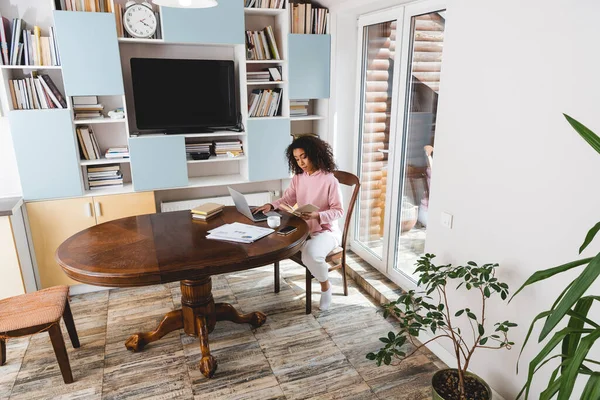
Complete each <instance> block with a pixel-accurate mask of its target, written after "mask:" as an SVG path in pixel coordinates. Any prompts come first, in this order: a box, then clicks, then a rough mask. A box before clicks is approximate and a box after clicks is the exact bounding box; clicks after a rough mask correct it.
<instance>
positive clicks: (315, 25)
mask: <svg viewBox="0 0 600 400" xmlns="http://www.w3.org/2000/svg"><path fill="white" fill-rule="evenodd" d="M290 21H291V24H292V33H311V34H324V33H328V32H329V10H328V9H326V8H318V7H313V6H312V4H311V3H310V0H308V1H307V0H302V3H300V2H295V3H292V2H291V1H290Z"/></svg>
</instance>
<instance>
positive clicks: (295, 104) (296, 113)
mask: <svg viewBox="0 0 600 400" xmlns="http://www.w3.org/2000/svg"><path fill="white" fill-rule="evenodd" d="M308 104H309V101H308V100H290V117H303V116H307V115H308Z"/></svg>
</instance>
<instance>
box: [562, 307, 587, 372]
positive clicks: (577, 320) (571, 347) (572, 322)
mask: <svg viewBox="0 0 600 400" xmlns="http://www.w3.org/2000/svg"><path fill="white" fill-rule="evenodd" d="M593 303H594V299H592V298H589V297H583V298H581V299H579V301H578V302H577V304H576V305H575V309H574V310H573V312H575V313H576V314H577V315H578V316H577V317H576V316H572V317H571V318H569V325H568V326H569V327H570V328H573V329H581V328H583V325H584V324H585V318H586V317H587V314H588V311H589V310H590V308H591V307H592V304H593ZM579 339H581V333H573V334H571V335H569V336H567V337H566V338H565V339H564V340H563V344H562V354H563V361H564V360H565V359H566V358H570V357H573V354H575V350H576V349H577V346H578V345H579ZM562 372H565V368H563V370H562Z"/></svg>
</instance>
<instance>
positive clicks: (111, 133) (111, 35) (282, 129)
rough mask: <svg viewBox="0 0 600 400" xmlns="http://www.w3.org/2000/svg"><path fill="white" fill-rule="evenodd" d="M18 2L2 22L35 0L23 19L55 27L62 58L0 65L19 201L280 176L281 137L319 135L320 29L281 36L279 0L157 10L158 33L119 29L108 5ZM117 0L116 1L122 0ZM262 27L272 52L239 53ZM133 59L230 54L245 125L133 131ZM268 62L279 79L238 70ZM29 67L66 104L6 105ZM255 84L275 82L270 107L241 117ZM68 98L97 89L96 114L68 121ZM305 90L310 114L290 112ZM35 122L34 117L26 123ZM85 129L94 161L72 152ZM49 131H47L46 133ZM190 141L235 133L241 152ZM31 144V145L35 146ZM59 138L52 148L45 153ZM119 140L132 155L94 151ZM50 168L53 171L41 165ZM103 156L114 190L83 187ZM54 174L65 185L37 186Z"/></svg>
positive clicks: (286, 30)
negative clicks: (192, 149) (210, 154)
mask: <svg viewBox="0 0 600 400" xmlns="http://www.w3.org/2000/svg"><path fill="white" fill-rule="evenodd" d="M20 3H21V2H20ZM22 3H23V4H19V5H18V6H16V7H12V6H8V5H4V4H0V13H1V14H2V15H3V16H5V17H7V18H9V19H12V18H17V17H21V18H25V17H24V16H26V15H29V14H27V10H28V9H29V8H31V7H34V8H35V9H36V11H37V13H36V14H35V15H34V17H32V20H31V21H27V23H28V25H33V24H36V25H39V26H40V27H41V29H42V32H43V33H45V32H47V31H48V29H49V28H50V27H54V30H55V32H56V37H57V46H58V48H59V53H60V58H61V65H60V66H50V65H48V66H31V65H30V66H25V65H9V66H0V78H1V79H0V103H1V105H2V115H5V116H6V115H7V116H9V122H10V129H11V135H12V136H13V140H14V138H17V139H16V140H14V142H15V150H16V155H17V159H18V160H17V163H18V164H19V173H20V175H21V182H22V186H23V193H24V197H25V200H26V201H34V200H45V199H51V198H65V197H77V196H84V197H85V196H100V195H104V194H119V193H131V192H136V191H148V190H171V189H182V188H193V187H212V186H225V185H231V184H239V183H247V182H259V181H260V182H263V181H268V180H279V179H286V178H289V175H288V171H287V166H286V163H285V160H284V159H283V158H282V157H280V156H282V154H283V150H284V149H285V147H287V145H288V144H289V143H290V141H291V139H292V137H291V135H292V134H298V133H316V134H318V135H320V136H322V137H325V135H326V133H327V125H328V122H327V115H328V97H329V93H328V87H329V59H330V47H329V46H330V39H329V35H310V34H291V23H290V15H289V4H288V2H287V1H286V2H285V4H284V8H282V9H269V8H243V2H242V1H240V0H220V1H219V6H218V7H214V8H212V9H195V10H182V9H173V8H162V7H161V8H158V7H157V8H158V12H159V15H160V18H159V23H160V24H161V25H160V29H161V31H162V39H135V38H126V37H118V36H117V30H116V29H115V27H116V22H115V21H116V18H115V16H114V15H113V14H111V13H106V12H73V11H56V10H55V2H54V1H52V0H24V1H23V2H22ZM116 3H118V4H121V5H124V4H125V0H116ZM33 18H35V19H33ZM190 26H194V29H193V30H190V29H189V27H190ZM267 26H272V28H273V36H274V38H275V41H276V43H277V48H278V52H279V55H280V59H278V60H275V59H271V60H268V59H264V60H256V59H247V52H246V43H245V31H247V30H256V31H258V30H262V29H263V28H265V27H267ZM307 54H308V55H310V56H309V57H307ZM132 57H166V58H198V59H203V58H204V59H229V60H233V61H234V64H235V72H236V77H237V90H238V93H237V95H238V97H239V105H240V111H241V114H242V123H243V125H244V127H245V132H231V131H217V132H211V133H186V134H179V135H167V136H165V135H156V136H152V135H143V136H142V135H141V136H136V132H137V131H138V129H137V126H136V121H135V115H134V112H133V109H134V107H133V97H132V87H131V82H130V80H131V78H130V70H129V66H128V63H129V59H130V58H132ZM303 58H304V59H303ZM272 67H279V68H280V69H281V75H282V80H281V81H258V82H257V81H252V82H248V81H247V77H246V73H247V72H249V71H250V72H253V71H254V72H256V71H262V70H265V69H267V68H272ZM32 71H36V72H37V73H38V74H40V73H43V74H47V75H49V76H50V77H51V78H52V80H53V82H54V83H55V84H56V86H57V88H58V90H59V91H60V92H61V93H62V95H63V96H64V98H65V99H66V101H67V107H66V108H65V109H63V110H13V107H12V102H11V101H9V100H10V92H9V90H8V87H7V82H8V81H9V80H11V79H22V78H24V77H27V76H29V75H30V73H31V72H32ZM315 76H316V77H317V79H315ZM298 87H301V88H304V89H306V88H308V89H312V90H313V92H312V93H311V92H310V91H309V92H306V91H305V92H304V93H302V94H301V95H302V96H304V97H298V96H299V95H298V94H294V91H295V90H296V89H295V88H298ZM323 88H325V89H326V90H323ZM256 89H259V90H261V89H264V90H272V89H281V90H282V95H281V100H280V105H279V110H278V112H277V114H276V115H272V116H262V117H258V116H257V117H250V116H249V114H248V99H249V96H250V94H251V93H252V91H253V90H256ZM316 89H318V92H317V91H316ZM77 96H97V97H98V103H101V104H103V105H104V112H103V114H104V118H102V119H96V118H93V119H91V118H90V119H76V118H75V110H74V104H73V103H74V100H73V98H74V97H77ZM305 98H306V99H308V100H309V102H310V106H309V111H308V114H307V115H301V116H296V115H295V116H292V115H291V113H290V100H295V99H305ZM115 108H123V109H124V112H125V118H123V119H111V118H108V117H107V116H106V113H107V112H108V111H109V110H113V109H115ZM32 116H34V117H35V118H32ZM33 120H36V121H38V122H36V124H35V126H34V125H33V124H32V122H31V121H33ZM85 126H89V127H91V129H92V130H93V133H94V136H95V137H96V139H97V142H98V150H99V153H100V154H99V155H100V158H98V159H93V160H87V159H85V158H84V157H82V155H81V154H80V153H81V152H80V148H79V146H80V144H79V140H78V133H77V130H78V128H81V127H85ZM32 129H37V130H39V135H38V134H36V135H34V137H35V138H36V139H35V140H37V143H34V142H33V140H34V139H33V138H31V137H29V138H27V137H26V136H25V135H24V134H23V133H24V132H27V131H31V130H32ZM47 132H52V135H53V136H51V137H52V139H50V137H49V136H48V134H47ZM38 136H39V137H38ZM193 139H198V140H206V141H213V140H217V139H223V140H229V139H236V140H240V141H241V142H242V146H243V150H244V155H243V156H239V157H235V158H209V159H207V160H190V159H188V158H187V157H186V152H185V143H186V141H189V140H193ZM17 142H18V143H17ZM32 146H34V147H36V148H35V149H34V150H35V151H33V152H32V151H31V147H32ZM42 146H45V147H42ZM57 146H60V149H58V150H60V151H48V149H49V148H52V149H54V147H57ZM118 146H129V149H130V153H131V158H116V159H106V158H104V153H105V152H106V150H107V149H108V148H111V147H118ZM27 153H29V155H28V154H27ZM33 154H35V157H34V156H33ZM136 155H137V156H136ZM48 164H51V165H57V166H58V169H56V168H52V169H51V170H50V169H48V168H45V166H46V165H48ZM112 164H117V165H119V166H120V168H121V172H122V174H123V186H122V187H114V188H105V189H97V190H90V189H89V186H88V185H87V184H86V181H87V178H86V173H87V172H86V171H87V168H88V167H91V166H107V165H112ZM21 165H23V166H24V167H23V168H21ZM25 165H28V166H27V167H25ZM29 169H30V170H31V172H29V171H28V170H29ZM21 170H24V172H21ZM56 176H61V179H62V177H65V182H67V183H65V184H61V185H59V187H56V188H49V187H46V186H44V185H40V182H41V181H44V180H45V181H48V182H53V181H55V180H56ZM31 188H36V190H30V189H31Z"/></svg>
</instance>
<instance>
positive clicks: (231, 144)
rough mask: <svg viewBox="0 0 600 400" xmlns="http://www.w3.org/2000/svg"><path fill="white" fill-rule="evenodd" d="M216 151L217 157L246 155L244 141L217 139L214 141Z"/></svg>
mask: <svg viewBox="0 0 600 400" xmlns="http://www.w3.org/2000/svg"><path fill="white" fill-rule="evenodd" d="M213 146H214V152H215V156H216V157H239V156H242V155H244V149H243V147H242V141H241V140H239V139H234V140H217V141H214V142H213Z"/></svg>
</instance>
